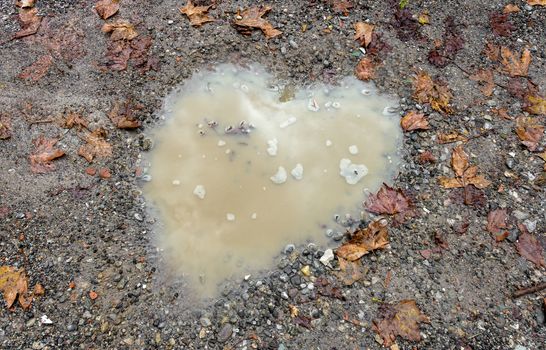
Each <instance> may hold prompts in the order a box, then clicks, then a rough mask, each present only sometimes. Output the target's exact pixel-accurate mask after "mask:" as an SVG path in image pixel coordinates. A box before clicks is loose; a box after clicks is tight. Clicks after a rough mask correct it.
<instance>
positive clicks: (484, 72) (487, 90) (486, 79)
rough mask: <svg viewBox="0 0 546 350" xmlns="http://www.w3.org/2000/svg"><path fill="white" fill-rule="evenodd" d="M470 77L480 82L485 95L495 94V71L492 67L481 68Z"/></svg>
mask: <svg viewBox="0 0 546 350" xmlns="http://www.w3.org/2000/svg"><path fill="white" fill-rule="evenodd" d="M470 79H472V80H474V81H477V82H479V83H480V85H481V88H480V90H481V92H482V94H484V95H485V96H491V95H492V94H493V89H494V88H495V83H494V81H493V71H492V70H491V69H480V70H479V71H478V72H476V74H474V75H471V76H470Z"/></svg>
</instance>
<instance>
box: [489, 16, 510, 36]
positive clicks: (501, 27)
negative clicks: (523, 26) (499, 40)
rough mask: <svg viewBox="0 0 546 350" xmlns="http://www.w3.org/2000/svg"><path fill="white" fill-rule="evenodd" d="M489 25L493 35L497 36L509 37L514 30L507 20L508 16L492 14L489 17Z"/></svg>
mask: <svg viewBox="0 0 546 350" xmlns="http://www.w3.org/2000/svg"><path fill="white" fill-rule="evenodd" d="M489 25H490V26H491V29H492V30H493V33H494V34H496V35H498V36H510V34H512V31H513V30H514V29H515V27H514V25H513V24H512V22H510V21H509V20H508V14H500V13H492V14H491V15H490V16H489Z"/></svg>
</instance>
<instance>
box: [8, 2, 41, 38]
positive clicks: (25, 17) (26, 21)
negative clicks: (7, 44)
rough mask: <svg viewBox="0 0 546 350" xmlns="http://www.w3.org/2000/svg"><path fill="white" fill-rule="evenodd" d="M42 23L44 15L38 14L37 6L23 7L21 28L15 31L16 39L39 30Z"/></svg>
mask: <svg viewBox="0 0 546 350" xmlns="http://www.w3.org/2000/svg"><path fill="white" fill-rule="evenodd" d="M41 24H42V17H40V16H38V10H37V9H35V8H31V9H21V10H20V11H19V25H20V26H21V29H20V30H19V31H18V32H17V33H15V35H14V36H13V38H14V39H19V38H23V37H25V36H29V35H33V34H36V32H38V29H40V25H41Z"/></svg>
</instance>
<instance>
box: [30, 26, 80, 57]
mask: <svg viewBox="0 0 546 350" xmlns="http://www.w3.org/2000/svg"><path fill="white" fill-rule="evenodd" d="M54 23H55V24H56V26H55V27H52V26H51V22H49V21H44V23H43V24H42V26H41V27H40V32H39V33H38V36H37V38H36V39H37V42H38V43H40V44H41V45H42V46H44V47H45V48H46V49H47V50H48V51H49V54H50V55H51V56H53V58H54V59H56V60H60V59H62V60H64V61H66V62H73V61H74V60H76V59H78V58H81V57H83V56H85V53H86V49H85V47H84V45H85V40H84V39H85V32H84V30H82V29H81V27H80V26H81V24H80V22H76V21H75V20H69V21H68V22H65V23H62V24H59V23H56V22H54Z"/></svg>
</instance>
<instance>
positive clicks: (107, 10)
mask: <svg viewBox="0 0 546 350" xmlns="http://www.w3.org/2000/svg"><path fill="white" fill-rule="evenodd" d="M95 11H97V14H98V15H99V16H100V18H102V19H108V18H110V17H112V16H113V15H115V14H116V13H117V12H118V11H119V0H100V1H98V2H97V3H96V4H95Z"/></svg>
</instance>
